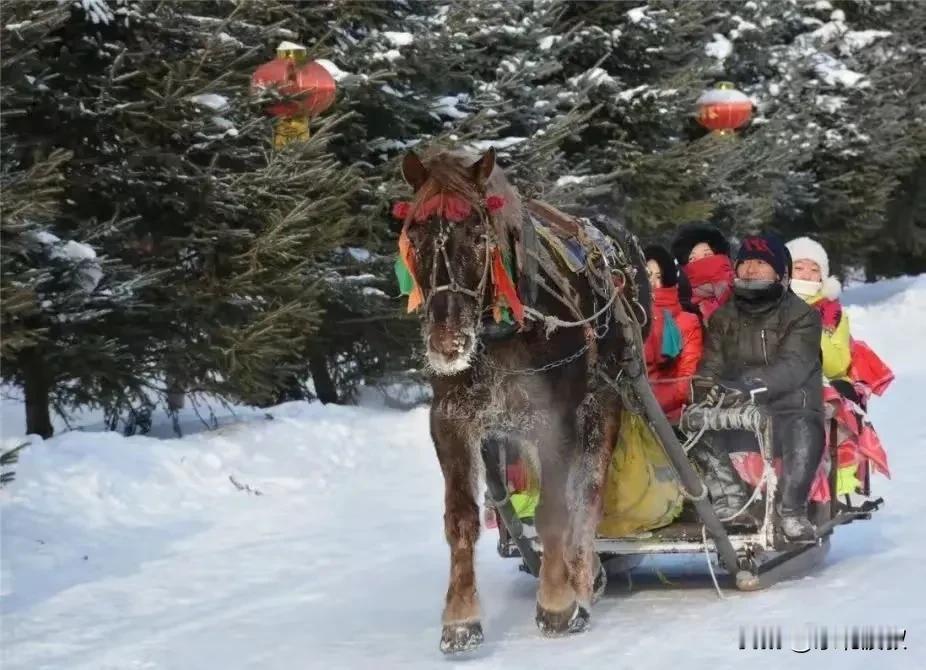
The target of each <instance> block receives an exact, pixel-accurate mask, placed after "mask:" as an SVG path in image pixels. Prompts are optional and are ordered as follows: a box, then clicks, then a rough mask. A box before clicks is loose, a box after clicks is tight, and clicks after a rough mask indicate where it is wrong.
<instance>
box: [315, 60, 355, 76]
mask: <svg viewBox="0 0 926 670" xmlns="http://www.w3.org/2000/svg"><path fill="white" fill-rule="evenodd" d="M315 62H316V63H318V64H319V65H321V66H322V67H323V68H325V69H326V70H328V74H330V75H331V76H332V77H333V78H334V80H335V81H341V80H342V79H344V78H345V77H349V76H350V73H349V72H345V71H344V70H342V69H341V68H339V67H338V66H337V65H335V64H334V63H332V62H331V61H330V60H328V59H327V58H316V59H315Z"/></svg>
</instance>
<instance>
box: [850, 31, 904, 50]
mask: <svg viewBox="0 0 926 670" xmlns="http://www.w3.org/2000/svg"><path fill="white" fill-rule="evenodd" d="M891 34H892V33H891V31H890V30H850V31H849V32H847V33H846V34H845V35H843V37H842V39H843V42H844V43H845V45H846V46H847V47H848V48H849V49H850V50H851V51H855V50H857V49H864V48H865V47H867V46H871V45H872V44H874V43H875V42H876V41H877V40H880V39H884V38H885V37H890V36H891Z"/></svg>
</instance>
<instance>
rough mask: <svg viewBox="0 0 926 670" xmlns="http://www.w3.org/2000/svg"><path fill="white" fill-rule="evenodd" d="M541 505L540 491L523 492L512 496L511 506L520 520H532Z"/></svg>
mask: <svg viewBox="0 0 926 670" xmlns="http://www.w3.org/2000/svg"><path fill="white" fill-rule="evenodd" d="M539 503H540V491H522V492H520V493H512V494H511V504H512V506H513V507H514V511H515V513H516V514H517V515H518V518H519V519H530V518H532V517H533V516H534V512H536V510H537V505H538V504H539Z"/></svg>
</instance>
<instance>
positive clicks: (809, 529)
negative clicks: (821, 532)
mask: <svg viewBox="0 0 926 670" xmlns="http://www.w3.org/2000/svg"><path fill="white" fill-rule="evenodd" d="M778 517H779V523H780V524H781V532H782V533H783V534H784V536H785V537H786V538H787V539H788V541H789V542H796V543H801V544H806V543H812V542H815V541H816V539H817V532H816V529H815V528H814V526H813V524H812V523H810V519H808V518H807V505H806V504H805V505H804V506H803V508H802V509H801V508H798V509H794V508H788V507H785V506H784V504H782V505H781V506H779V508H778Z"/></svg>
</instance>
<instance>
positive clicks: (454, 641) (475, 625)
mask: <svg viewBox="0 0 926 670" xmlns="http://www.w3.org/2000/svg"><path fill="white" fill-rule="evenodd" d="M484 639H485V638H484V637H483V635H482V624H481V623H479V622H478V621H472V622H470V623H451V624H447V625H446V626H444V630H443V632H442V633H441V636H440V650H441V651H442V652H444V653H445V654H459V653H461V652H464V651H471V650H473V649H475V648H476V647H478V646H479V645H480V644H482V642H483V640H484Z"/></svg>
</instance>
